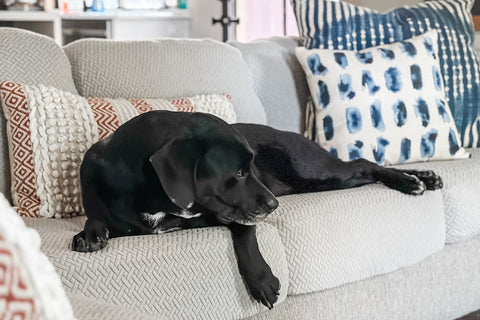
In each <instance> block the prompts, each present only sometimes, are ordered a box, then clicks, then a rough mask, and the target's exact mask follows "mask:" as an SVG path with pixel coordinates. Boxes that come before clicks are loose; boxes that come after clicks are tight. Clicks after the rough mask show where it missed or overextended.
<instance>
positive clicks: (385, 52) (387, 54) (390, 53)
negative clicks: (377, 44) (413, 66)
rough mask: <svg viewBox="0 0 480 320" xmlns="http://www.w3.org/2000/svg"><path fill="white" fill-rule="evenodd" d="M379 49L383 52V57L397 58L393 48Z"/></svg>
mask: <svg viewBox="0 0 480 320" xmlns="http://www.w3.org/2000/svg"><path fill="white" fill-rule="evenodd" d="M378 51H380V52H381V53H382V58H384V59H387V60H393V59H395V53H393V51H392V50H388V49H383V48H378Z"/></svg>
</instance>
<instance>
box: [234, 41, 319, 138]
mask: <svg viewBox="0 0 480 320" xmlns="http://www.w3.org/2000/svg"><path fill="white" fill-rule="evenodd" d="M229 44H230V45H232V46H234V47H236V48H237V49H239V50H240V51H241V52H242V54H243V58H244V59H245V61H246V62H247V64H248V66H249V68H250V71H251V72H252V76H253V88H254V90H255V92H256V94H257V95H258V97H259V98H260V100H261V101H262V104H263V106H264V107H265V112H266V114H267V124H268V125H270V126H272V127H274V128H276V129H279V130H286V131H292V132H297V133H303V131H304V128H305V125H304V123H305V120H304V119H305V106H306V104H307V100H308V97H309V96H310V92H309V91H308V86H307V82H306V79H305V73H304V72H303V70H302V67H301V66H300V64H299V63H298V61H297V58H296V57H295V48H296V47H297V46H299V45H302V44H303V40H302V39H301V38H298V37H274V38H268V39H262V40H257V41H253V42H250V43H240V42H230V43H229Z"/></svg>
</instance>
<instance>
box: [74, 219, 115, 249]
mask: <svg viewBox="0 0 480 320" xmlns="http://www.w3.org/2000/svg"><path fill="white" fill-rule="evenodd" d="M107 243H108V230H107V228H106V227H105V225H104V224H103V223H100V222H98V221H94V220H93V221H92V220H90V219H89V220H87V222H86V223H85V229H84V230H83V231H82V232H80V233H79V234H77V235H75V236H74V237H73V241H72V249H73V250H74V251H79V252H93V251H97V250H100V249H102V248H105V246H106V245H107Z"/></svg>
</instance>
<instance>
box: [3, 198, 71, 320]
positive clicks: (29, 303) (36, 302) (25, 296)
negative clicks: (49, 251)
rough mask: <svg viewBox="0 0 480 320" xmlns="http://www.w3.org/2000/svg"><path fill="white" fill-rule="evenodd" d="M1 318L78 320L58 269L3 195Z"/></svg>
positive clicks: (32, 231) (36, 235)
mask: <svg viewBox="0 0 480 320" xmlns="http://www.w3.org/2000/svg"><path fill="white" fill-rule="evenodd" d="M0 270H1V273H0V274H1V276H0V301H1V302H0V315H1V318H2V319H25V320H27V319H32V320H33V319H52V320H54V319H58V320H60V319H65V320H67V319H75V317H74V315H73V311H72V307H71V305H70V302H69V301H68V298H67V296H66V295H65V290H64V289H63V287H62V282H61V280H60V277H59V276H58V275H57V273H56V272H55V268H54V267H53V265H52V263H51V262H50V261H49V260H48V258H47V256H45V255H44V254H43V253H42V252H41V251H40V236H39V235H38V233H37V231H35V230H33V229H30V228H27V227H26V226H25V224H24V222H23V220H22V219H21V218H20V217H19V216H18V215H16V214H15V211H14V210H13V209H12V208H11V207H10V205H9V204H8V201H7V200H6V199H5V197H4V196H3V195H2V194H0Z"/></svg>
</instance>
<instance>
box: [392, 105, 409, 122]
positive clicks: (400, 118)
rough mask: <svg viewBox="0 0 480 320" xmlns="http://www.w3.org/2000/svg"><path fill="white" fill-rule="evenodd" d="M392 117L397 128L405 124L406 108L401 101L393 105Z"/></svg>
mask: <svg viewBox="0 0 480 320" xmlns="http://www.w3.org/2000/svg"><path fill="white" fill-rule="evenodd" d="M393 115H394V119H393V120H394V121H395V124H396V125H397V127H401V126H403V125H404V124H405V122H407V107H406V106H405V103H404V102H403V101H398V102H397V103H396V104H394V105H393Z"/></svg>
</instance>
